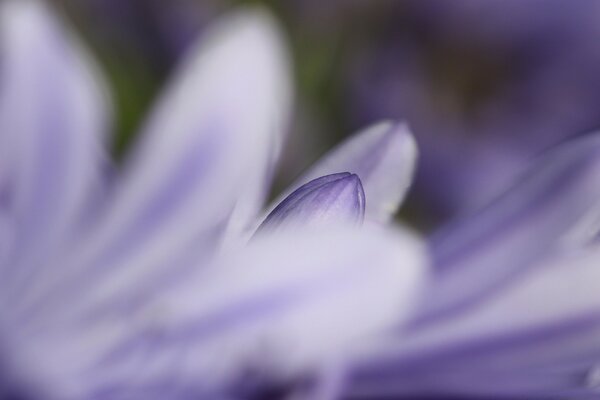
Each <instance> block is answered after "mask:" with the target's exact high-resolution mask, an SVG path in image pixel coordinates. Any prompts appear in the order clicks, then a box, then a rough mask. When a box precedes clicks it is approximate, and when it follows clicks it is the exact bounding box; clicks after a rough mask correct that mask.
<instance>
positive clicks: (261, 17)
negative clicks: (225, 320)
mask: <svg viewBox="0 0 600 400" xmlns="http://www.w3.org/2000/svg"><path fill="white" fill-rule="evenodd" d="M281 47H282V45H281V42H280V39H279V31H278V29H277V28H276V27H275V24H274V22H273V21H272V20H271V18H270V17H269V16H268V15H267V14H265V13H263V12H262V11H260V10H254V9H247V10H245V11H241V12H237V13H235V14H232V15H230V16H228V17H225V18H224V19H223V20H222V21H221V22H220V23H219V24H217V25H216V26H215V27H214V28H213V29H212V30H211V31H210V32H208V33H206V34H205V35H204V36H203V41H202V43H201V45H200V46H199V47H198V48H197V49H195V50H194V51H192V52H191V54H190V55H189V56H188V58H187V59H186V60H185V61H184V63H183V65H182V67H181V68H180V70H179V73H178V74H177V75H176V77H175V79H174V81H173V82H172V83H171V85H170V87H169V88H168V90H167V91H166V93H165V94H164V95H163V96H162V98H161V99H160V101H159V103H158V104H157V106H156V108H155V110H154V112H153V113H152V115H151V118H150V120H149V121H148V124H147V126H146V129H145V130H144V132H143V134H142V137H141V142H140V143H139V145H138V147H137V148H136V150H135V152H134V154H132V156H131V157H130V158H129V160H128V161H129V164H128V165H127V166H126V170H125V173H124V175H125V176H124V179H123V180H122V182H121V185H120V187H118V188H117V190H116V192H115V195H114V199H113V202H112V204H111V205H110V206H109V207H108V212H107V213H106V215H105V216H104V217H103V218H102V224H101V226H100V227H99V228H98V229H97V230H96V231H95V232H94V233H93V235H91V237H89V238H85V241H84V242H83V243H82V244H81V246H80V247H79V246H76V248H77V247H79V248H77V249H78V250H79V251H78V252H77V253H76V254H74V256H73V259H72V260H71V262H70V263H69V265H68V266H67V267H65V268H63V274H56V276H55V277H52V279H54V280H56V281H57V282H60V281H61V280H64V279H65V275H67V274H69V273H70V271H72V270H73V269H75V268H78V271H77V273H76V274H73V276H71V277H70V278H71V279H70V281H71V283H72V284H76V285H78V286H80V284H81V277H86V279H87V280H88V282H90V283H91V282H94V284H97V282H96V280H97V279H100V275H103V276H107V277H110V280H111V282H113V283H115V282H118V284H119V286H120V287H121V289H122V290H127V288H128V287H129V285H131V284H134V283H135V282H137V281H138V279H139V278H140V276H144V277H145V278H148V279H150V278H151V276H152V274H153V272H152V271H154V272H156V273H161V272H163V269H164V267H165V265H168V266H171V265H172V261H173V260H172V258H173V257H174V255H176V254H178V253H180V252H181V251H182V249H184V248H189V247H190V246H191V245H192V243H195V242H198V240H199V238H201V237H203V236H206V235H208V234H209V233H210V234H211V236H212V237H214V238H216V237H218V234H219V229H220V228H219V226H222V225H223V224H224V223H225V222H226V221H227V218H228V217H229V216H230V215H231V213H232V210H233V208H234V206H236V205H241V204H242V203H244V202H245V201H246V200H245V199H243V197H244V196H250V197H252V196H254V194H255V193H247V192H246V189H247V185H254V184H259V183H258V178H257V177H258V176H260V177H261V179H262V178H263V177H265V176H266V171H265V169H266V167H265V166H266V165H267V164H269V165H270V163H271V157H269V155H270V154H271V152H272V151H273V149H274V148H275V147H277V143H275V141H274V140H273V132H274V130H275V129H277V128H280V127H281V126H280V125H281V119H282V117H283V116H284V115H285V113H286V112H287V109H286V108H287V104H288V103H289V98H288V95H289V93H288V92H289V90H288V89H289V88H288V86H287V85H288V82H287V81H286V79H285V77H286V72H285V71H286V69H285V65H286V63H285V61H286V60H285V57H284V56H283V54H282V52H283V51H282V49H281ZM265 163H267V164H265ZM249 201H250V200H249ZM251 201H252V202H253V201H254V200H251ZM214 238H213V239H212V240H211V243H210V244H211V246H212V247H213V248H214V247H216V246H215V244H214V241H215V240H216V239H214ZM198 247H199V249H198V251H202V252H206V251H208V246H204V245H203V244H200V245H198ZM81 265H86V266H90V268H89V269H85V268H81ZM117 271H118V274H117V275H115V273H117ZM108 272H110V274H109V273H108Z"/></svg>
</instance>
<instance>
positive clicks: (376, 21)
mask: <svg viewBox="0 0 600 400" xmlns="http://www.w3.org/2000/svg"><path fill="white" fill-rule="evenodd" d="M49 1H51V0H49ZM52 2H53V3H54V5H55V6H58V8H59V9H60V10H61V11H62V12H63V13H64V14H65V15H66V16H67V18H68V19H69V20H70V21H71V23H72V25H73V26H74V27H75V29H76V30H77V31H78V32H79V33H80V34H81V35H82V37H83V38H84V39H85V40H86V41H87V43H88V45H89V46H90V47H91V48H92V49H93V51H94V52H95V55H96V58H97V59H98V60H99V62H100V63H101V65H102V67H103V68H104V71H105V73H106V75H107V77H108V78H109V80H110V83H111V85H112V88H111V89H112V91H113V94H114V97H115V99H114V100H115V104H116V111H117V122H116V124H117V126H116V130H117V133H118V136H117V139H116V141H115V144H114V151H115V155H116V156H117V157H119V156H122V155H123V154H124V153H125V152H126V151H127V147H128V145H129V143H131V140H132V138H133V135H134V133H135V132H136V127H137V126H138V123H139V122H140V121H141V119H142V117H143V116H144V114H145V112H146V111H147V109H148V106H149V105H150V104H151V103H152V101H153V99H154V98H155V96H156V95H157V92H158V90H159V89H160V88H161V86H162V85H163V84H164V82H165V80H166V79H167V78H168V76H169V74H170V72H171V71H172V70H173V68H174V66H175V65H176V63H177V61H178V60H179V59H180V57H181V56H182V55H183V54H185V51H186V48H188V46H190V44H191V43H193V42H194V40H195V39H197V38H201V37H202V32H203V29H204V28H205V27H206V26H207V25H208V24H210V22H211V21H212V20H214V19H215V18H217V17H218V16H219V15H221V14H223V13H225V12H227V11H228V10H229V9H231V8H233V7H236V6H239V5H243V4H262V5H264V6H266V7H268V8H269V9H270V10H271V11H272V12H273V13H274V14H275V15H276V16H277V18H278V19H279V20H280V22H281V24H282V26H283V28H284V30H285V32H286V34H287V35H288V40H289V41H290V43H291V46H292V51H293V56H294V68H295V76H296V89H297V103H296V115H295V121H294V124H293V132H292V134H291V137H290V140H289V143H288V149H287V150H286V152H285V153H284V156H283V159H282V164H281V168H280V175H279V176H278V178H277V183H278V184H277V185H275V187H276V190H277V189H278V188H281V187H282V185H285V183H289V182H290V181H291V179H293V177H294V176H296V175H297V174H298V173H299V172H300V171H301V170H302V169H304V168H305V167H306V166H308V165H309V164H310V163H311V162H312V161H314V160H315V159H316V158H318V156H319V155H321V154H322V153H323V152H324V151H326V149H328V148H330V147H331V146H333V145H334V144H335V143H337V142H339V141H340V140H342V139H343V138H344V136H345V135H348V134H350V133H352V132H354V131H356V130H357V129H359V128H361V127H363V126H365V125H366V124H369V123H371V122H373V121H375V120H376V119H380V118H400V119H404V120H406V121H408V123H409V125H410V126H411V128H412V130H413V131H414V133H415V135H416V137H417V141H418V143H419V146H420V151H421V158H420V160H419V165H418V169H417V171H418V172H417V180H416V183H415V186H414V188H413V191H412V193H411V195H410V197H409V199H408V204H407V205H406V206H405V207H404V209H403V212H402V216H401V217H402V218H406V219H408V220H409V221H411V222H412V223H414V224H416V225H417V226H418V227H420V228H422V229H423V230H429V229H431V228H432V227H434V226H436V225H437V224H439V223H441V222H443V221H446V220H448V219H449V218H453V217H455V216H457V215H460V214H462V213H467V212H469V211H470V210H473V209H476V208H477V207H479V206H480V205H482V204H484V203H485V202H486V201H487V200H489V199H490V198H492V197H494V196H495V195H496V194H498V193H501V192H502V191H503V189H505V188H506V187H507V185H509V184H510V182H511V181H512V180H513V179H514V178H515V176H516V175H518V173H519V171H520V170H522V169H523V168H524V167H525V166H526V165H527V164H528V163H529V162H530V160H531V159H533V158H534V157H535V156H536V155H537V154H539V153H540V152H543V151H544V150H545V149H547V148H549V147H551V146H553V145H555V144H557V143H559V142H561V141H563V140H565V139H566V138H568V137H571V136H574V135H579V134H583V133H586V132H588V131H590V130H594V129H596V128H597V127H599V126H600V101H599V100H600V1H597V0H485V1H484V0H453V1H447V0H279V1H275V0H272V1H268V0H264V1H241V0H230V1H227V0H170V1H165V0H52Z"/></svg>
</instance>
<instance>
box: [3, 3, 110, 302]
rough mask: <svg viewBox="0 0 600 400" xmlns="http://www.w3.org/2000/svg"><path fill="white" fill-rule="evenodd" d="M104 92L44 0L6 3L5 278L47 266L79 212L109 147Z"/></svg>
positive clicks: (10, 280) (10, 283)
mask: <svg viewBox="0 0 600 400" xmlns="http://www.w3.org/2000/svg"><path fill="white" fill-rule="evenodd" d="M105 94H106V93H105V87H104V84H103V82H102V79H101V77H100V76H99V75H98V73H97V71H96V69H95V66H94V65H93V63H92V62H91V60H90V59H89V58H88V56H87V54H86V53H85V51H84V49H83V48H82V47H81V46H80V44H79V43H77V42H76V41H75V39H74V38H73V37H71V36H70V34H69V32H67V31H66V30H65V29H63V27H62V26H61V24H60V22H59V21H58V20H57V19H56V18H55V16H54V15H51V12H50V11H49V10H48V9H47V8H46V6H45V5H44V4H42V2H38V1H35V0H29V1H5V2H2V3H1V4H0V157H1V158H2V161H0V197H1V198H2V199H0V203H3V204H2V205H0V207H1V208H2V209H3V211H4V212H6V213H7V214H9V215H10V217H11V220H12V228H11V229H12V230H13V241H12V246H11V247H12V248H11V251H12V255H11V256H10V257H11V258H10V263H8V264H9V265H7V267H9V269H10V271H3V273H2V283H3V284H6V285H7V286H12V287H16V286H17V285H16V284H15V282H16V281H20V280H22V279H23V278H24V277H26V276H28V275H30V274H32V273H33V270H35V269H36V268H40V267H41V266H43V265H44V263H43V262H40V261H46V260H47V258H48V257H49V252H50V249H53V248H57V247H58V246H59V245H60V244H62V241H64V239H65V238H66V235H67V234H69V233H70V232H71V231H72V229H73V225H74V223H76V221H77V220H78V219H79V218H80V217H81V213H82V208H83V206H84V203H85V202H86V200H87V196H88V193H89V190H90V187H91V186H92V185H93V182H92V181H93V177H94V175H95V174H96V173H97V170H96V168H97V167H98V164H99V163H100V162H99V160H100V157H101V155H100V153H101V152H102V151H103V149H102V148H101V147H102V142H103V140H104V137H105V136H104V130H105V128H106V124H107V122H108V114H109V108H108V105H107V103H106V96H105ZM3 211H0V213H1V212H3ZM3 291H4V290H3Z"/></svg>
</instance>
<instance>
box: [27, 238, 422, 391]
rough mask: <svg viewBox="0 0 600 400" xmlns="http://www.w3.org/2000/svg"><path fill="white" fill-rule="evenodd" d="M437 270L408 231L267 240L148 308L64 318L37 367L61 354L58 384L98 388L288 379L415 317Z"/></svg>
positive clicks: (157, 297) (187, 280)
mask: <svg viewBox="0 0 600 400" xmlns="http://www.w3.org/2000/svg"><path fill="white" fill-rule="evenodd" d="M425 268H426V257H425V251H424V246H423V244H422V243H421V242H420V241H419V240H418V239H416V238H415V237H413V236H412V235H410V234H408V233H405V232H390V231H382V230H369V229H361V230H358V229H357V230H353V229H344V230H339V229H337V230H322V231H318V232H317V231H314V230H309V231H306V232H305V231H302V230H295V231H282V232H278V233H277V234H276V235H268V234H265V235H261V236H259V237H257V238H256V240H254V241H252V242H251V244H250V245H249V246H248V247H247V248H245V249H242V250H240V251H238V252H232V253H230V254H227V255H226V256H225V258H224V259H222V260H221V261H219V262H218V263H216V264H214V265H213V266H212V268H207V269H201V270H196V273H195V274H194V276H191V277H189V276H186V277H183V278H182V279H180V280H179V281H178V283H177V284H173V283H172V285H171V286H167V287H165V288H163V289H165V290H162V291H161V292H158V293H154V294H153V295H152V296H151V297H150V298H149V299H148V301H147V302H144V303H141V304H140V307H139V308H136V309H134V310H131V309H130V310H129V311H128V312H126V313H124V310H123V309H115V310H113V314H112V315H111V316H106V315H104V317H102V318H98V319H96V320H95V321H90V320H89V318H88V319H86V321H85V323H80V322H78V323H77V324H76V325H75V327H73V326H72V322H68V321H63V320H62V319H57V320H55V324H56V327H57V329H58V330H57V333H56V334H54V335H49V334H47V333H46V334H44V337H43V338H41V339H40V338H35V340H33V342H34V343H38V341H41V342H44V341H46V344H45V345H44V346H42V347H43V349H44V351H46V352H47V353H46V354H45V356H44V357H40V356H38V357H37V358H36V363H38V365H39V364H41V365H44V364H45V363H49V364H50V365H55V364H56V363H55V361H54V360H55V359H56V358H55V357H57V356H58V355H59V354H60V355H61V357H62V358H61V360H63V361H65V359H66V361H65V362H61V366H60V367H58V368H56V367H53V368H50V372H49V373H51V374H53V376H52V378H51V379H49V380H50V381H54V382H63V381H67V382H65V384H67V385H74V386H79V388H80V390H90V388H91V390H92V391H93V390H94V389H95V388H106V387H109V388H120V387H124V386H123V385H124V384H127V386H129V387H130V388H131V387H134V388H139V390H140V391H143V390H144V389H148V388H149V387H152V386H151V385H157V384H158V383H160V384H161V385H163V387H166V388H168V389H171V390H177V389H182V387H187V388H197V389H199V390H200V389H202V390H209V389H211V386H214V385H217V386H219V385H221V384H223V383H226V382H232V381H233V382H234V383H235V381H237V380H238V379H242V380H243V379H252V378H255V379H257V380H261V378H268V379H274V380H277V379H284V380H285V379H289V378H293V377H295V376H297V375H298V374H303V373H305V372H307V371H308V370H309V369H312V368H315V367H317V366H319V365H321V364H322V363H325V362H328V361H332V360H338V359H340V358H345V357H347V356H348V355H349V354H351V352H352V351H355V350H356V348H357V346H363V345H364V344H365V343H364V342H363V339H366V338H367V337H368V336H370V335H372V334H374V333H376V332H379V331H381V330H382V329H386V328H388V327H390V326H391V325H392V324H398V323H402V321H404V320H406V319H407V318H408V317H409V315H410V314H411V313H412V309H413V303H414V300H415V298H416V295H417V293H418V292H419V290H420V288H421V284H422V282H423V279H424V277H425V272H426V271H425ZM83 297H85V294H84V296H83ZM82 301H85V298H82ZM69 332H70V334H68V333H69ZM73 332H77V334H76V335H73ZM33 334H34V335H35V332H34V333H33ZM54 340H56V341H58V344H56V345H48V343H52V341H54ZM48 341H50V342H48ZM98 341H99V342H98ZM54 352H56V355H54V354H53V353H54ZM69 357H72V358H73V360H69V359H68V358H69ZM74 366H76V367H74ZM69 368H76V370H68V369H69ZM65 377H66V378H65ZM233 387H235V385H234V386H233ZM84 397H85V396H84Z"/></svg>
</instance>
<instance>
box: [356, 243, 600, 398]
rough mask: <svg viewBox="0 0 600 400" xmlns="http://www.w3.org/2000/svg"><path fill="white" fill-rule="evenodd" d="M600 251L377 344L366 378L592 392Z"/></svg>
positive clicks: (454, 388) (546, 268)
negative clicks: (455, 313)
mask: <svg viewBox="0 0 600 400" xmlns="http://www.w3.org/2000/svg"><path fill="white" fill-rule="evenodd" d="M599 257H600V247H599V246H598V245H595V246H594V248H590V249H586V250H585V251H582V252H577V253H570V254H566V255H562V256H561V257H558V258H557V259H556V260H553V261H552V262H546V263H544V264H543V265H542V266H540V268H538V269H535V270H531V271H530V272H529V273H527V274H525V275H524V276H523V277H522V278H521V279H519V280H518V281H517V282H515V283H514V284H513V285H512V286H511V287H509V288H507V289H505V290H503V291H500V292H499V293H497V294H496V295H495V296H494V297H492V298H490V299H488V300H487V301H486V302H481V303H480V304H479V305H478V306H477V307H475V308H473V309H471V311H470V312H469V313H464V314H463V315H461V316H459V317H456V318H452V319H447V320H442V321H438V322H437V323H433V324H431V325H430V326H428V327H426V328H423V329H416V330H414V331H412V332H411V333H410V334H408V335H403V336H398V337H397V338H390V340H389V341H387V343H386V342H385V341H384V342H381V343H380V346H381V347H380V348H379V350H378V352H377V355H375V356H373V354H371V356H372V358H371V361H373V360H375V361H374V365H376V366H374V365H371V367H370V368H368V369H367V370H366V371H367V372H366V375H365V376H370V377H369V378H368V379H365V384H367V385H368V386H369V390H376V388H377V387H380V388H381V390H382V391H389V390H390V389H391V388H392V387H395V388H396V390H397V391H399V392H410V391H417V392H419V391H423V390H424V391H434V392H435V391H438V392H440V393H448V392H449V391H450V392H454V393H455V394H471V395H473V394H480V395H481V394H487V395H496V396H501V395H505V396H509V395H512V396H521V397H530V398H531V397H536V395H537V396H539V397H543V398H548V397H549V396H554V397H556V398H568V397H569V394H571V395H572V394H573V393H578V392H579V393H584V392H586V391H590V390H597V388H595V387H594V386H593V385H597V380H596V382H594V381H593V373H594V370H595V369H594V368H595V367H596V366H597V365H598V363H599V361H600V291H598V282H599V281H600V268H598V259H599ZM486 377H487V378H489V379H486ZM492 377H494V378H492ZM363 378H364V377H363ZM363 389H366V387H365V388H363ZM363 389H361V390H363Z"/></svg>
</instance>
